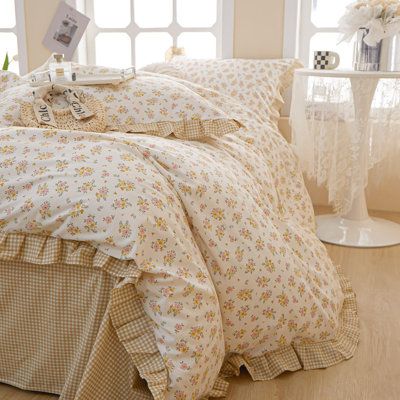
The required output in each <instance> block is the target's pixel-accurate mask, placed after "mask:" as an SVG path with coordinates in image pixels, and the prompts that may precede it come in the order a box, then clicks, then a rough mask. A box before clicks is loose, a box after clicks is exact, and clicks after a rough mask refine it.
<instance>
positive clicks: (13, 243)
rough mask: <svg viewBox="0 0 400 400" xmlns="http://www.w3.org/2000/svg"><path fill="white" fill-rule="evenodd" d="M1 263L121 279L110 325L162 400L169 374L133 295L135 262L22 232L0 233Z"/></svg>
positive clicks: (86, 246)
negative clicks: (77, 269) (76, 268)
mask: <svg viewBox="0 0 400 400" xmlns="http://www.w3.org/2000/svg"><path fill="white" fill-rule="evenodd" d="M0 260H2V261H14V262H24V263H30V264H36V265H52V264H63V265H71V266H81V267H85V268H96V269H101V270H102V271H104V272H106V273H108V274H110V275H113V276H116V277H119V278H121V281H120V283H119V284H118V285H117V286H116V287H115V288H114V289H113V290H112V293H111V303H110V307H109V315H110V318H111V321H112V325H113V327H114V329H115V331H116V334H117V336H118V338H119V340H120V342H121V343H122V345H123V346H124V348H125V350H126V351H127V352H128V354H129V355H130V357H131V359H132V362H133V364H134V365H135V367H136V368H137V370H138V371H139V375H140V376H141V377H142V378H144V379H145V380H146V381H147V385H148V388H149V390H150V392H151V394H152V395H153V397H154V399H156V400H162V399H164V398H165V393H166V391H167V387H168V371H167V369H166V367H165V364H164V361H163V359H162V356H161V354H160V352H159V351H158V348H157V344H156V339H155V336H154V333H153V330H152V327H151V324H150V322H149V320H148V317H147V316H146V314H145V312H144V309H143V306H142V303H141V301H140V299H139V296H138V294H137V292H136V287H135V285H136V283H137V281H138V279H139V278H140V276H141V271H140V270H139V269H138V268H137V266H136V263H135V262H134V261H125V260H118V259H116V258H114V257H111V256H108V255H106V254H104V253H102V252H101V251H100V250H97V249H96V248H94V247H93V246H91V245H90V244H88V243H85V242H77V241H72V240H63V239H59V238H55V237H52V236H43V235H33V234H29V235H27V234H24V233H8V234H5V233H0Z"/></svg>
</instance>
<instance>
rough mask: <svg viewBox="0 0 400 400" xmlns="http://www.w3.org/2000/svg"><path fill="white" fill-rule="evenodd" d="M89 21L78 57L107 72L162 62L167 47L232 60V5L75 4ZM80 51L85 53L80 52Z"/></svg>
mask: <svg viewBox="0 0 400 400" xmlns="http://www.w3.org/2000/svg"><path fill="white" fill-rule="evenodd" d="M69 3H70V4H71V3H72V5H76V7H77V8H78V10H79V11H81V12H84V13H85V14H86V15H87V16H88V17H89V18H90V19H91V21H90V23H89V26H88V29H87V32H86V40H85V41H86V44H83V46H81V48H80V50H79V58H80V60H81V61H83V62H87V63H89V64H99V65H105V66H110V67H126V66H130V65H136V67H137V68H140V67H142V66H144V65H146V64H149V63H153V62H161V61H164V57H165V52H166V51H167V50H168V48H169V47H171V46H177V47H184V48H185V51H186V54H187V55H188V56H190V57H197V58H214V57H232V46H233V4H234V0H201V1H200V0H112V1H104V0H75V4H74V2H73V1H69ZM84 48H86V49H87V50H86V51H85V50H84Z"/></svg>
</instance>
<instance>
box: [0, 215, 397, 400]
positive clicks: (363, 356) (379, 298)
mask: <svg viewBox="0 0 400 400" xmlns="http://www.w3.org/2000/svg"><path fill="white" fill-rule="evenodd" d="M317 211H319V212H320V211H321V209H319V210H317ZM372 214H373V215H376V216H380V217H384V218H387V219H391V220H393V221H397V222H399V223H400V214H392V213H382V212H379V213H372ZM327 247H328V251H329V253H330V255H331V257H332V259H333V260H334V262H335V263H337V264H340V265H342V266H343V268H344V270H345V273H346V275H347V277H348V278H349V279H350V281H351V282H352V285H353V287H354V290H355V292H356V294H357V300H358V307H359V314H360V321H361V342H360V345H359V348H358V349H357V352H356V354H355V356H354V358H352V359H351V360H349V361H346V362H343V363H341V364H339V365H336V366H333V367H331V368H328V369H326V370H317V371H307V372H305V371H298V372H295V373H285V374H283V375H281V376H279V377H278V378H276V379H274V380H272V381H268V382H252V381H251V379H250V377H249V376H248V374H246V373H245V372H243V373H242V375H241V376H240V377H237V378H234V379H231V385H230V388H229V394H228V397H227V398H228V399H229V400H398V399H400V246H395V247H387V248H381V249H355V248H346V247H339V246H331V245H328V246H327ZM50 399H57V397H56V396H50V395H46V394H37V393H31V392H24V391H21V390H18V389H15V388H12V387H10V386H7V385H1V384H0V400H50ZM93 400H95V399H93ZM110 400H111V399H110ZM115 400H118V399H115Z"/></svg>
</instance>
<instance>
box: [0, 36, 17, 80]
mask: <svg viewBox="0 0 400 400" xmlns="http://www.w3.org/2000/svg"><path fill="white" fill-rule="evenodd" d="M7 52H8V56H9V57H10V59H12V57H14V56H15V55H17V54H18V44H17V36H16V35H15V34H14V33H10V32H0V63H1V65H0V68H1V67H2V66H3V61H4V57H5V56H6V53H7ZM9 70H10V71H13V72H16V73H19V66H18V62H16V61H12V62H11V64H10V68H9Z"/></svg>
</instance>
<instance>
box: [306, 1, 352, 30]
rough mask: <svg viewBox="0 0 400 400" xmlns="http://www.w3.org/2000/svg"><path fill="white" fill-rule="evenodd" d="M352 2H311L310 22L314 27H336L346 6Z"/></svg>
mask: <svg viewBox="0 0 400 400" xmlns="http://www.w3.org/2000/svg"><path fill="white" fill-rule="evenodd" d="M353 2H354V0H312V12H311V21H312V23H313V24H314V25H315V26H316V27H323V28H325V27H327V28H328V27H336V26H337V23H338V20H339V18H340V17H341V16H342V15H343V14H344V13H345V11H346V6H347V5H348V4H350V3H353Z"/></svg>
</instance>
